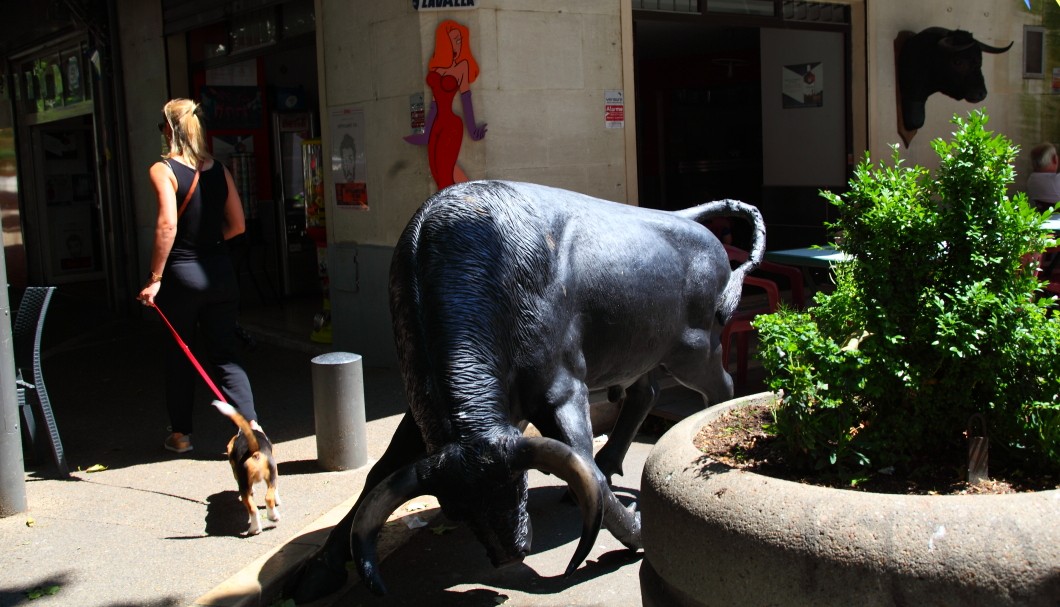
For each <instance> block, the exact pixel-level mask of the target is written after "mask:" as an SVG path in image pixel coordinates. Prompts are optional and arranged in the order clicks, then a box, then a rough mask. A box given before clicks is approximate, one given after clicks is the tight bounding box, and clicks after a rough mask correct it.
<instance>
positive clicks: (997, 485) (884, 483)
mask: <svg viewBox="0 0 1060 607" xmlns="http://www.w3.org/2000/svg"><path fill="white" fill-rule="evenodd" d="M772 422H773V415H772V413H770V410H769V406H768V405H764V404H763V405H754V406H748V407H739V408H736V409H733V410H731V411H729V412H727V413H725V414H724V415H722V416H721V417H719V418H718V419H716V420H715V421H714V422H712V423H711V424H708V425H705V426H703V428H702V429H700V431H699V433H698V434H697V435H696V437H695V440H694V443H695V446H696V448H698V449H699V450H700V451H702V452H703V453H704V454H706V455H707V456H708V457H710V458H711V459H714V460H717V461H719V462H721V463H724V464H726V465H729V466H732V467H733V468H740V469H745V470H749V471H752V472H755V473H757V474H762V475H765V476H771V477H774V478H780V479H785V480H791V481H796V482H801V483H807V484H812V485H820V486H824V487H835V488H843V489H851V490H856V491H871V492H875V493H897V494H907V495H935V494H938V495H956V494H992V493H1020V492H1025V491H1045V490H1049V489H1060V479H1057V478H1056V477H1052V476H1039V477H1036V478H1027V477H1024V476H1023V475H1021V474H1020V473H1019V472H1018V471H1007V470H994V469H993V468H991V469H990V470H989V472H990V476H991V478H990V479H989V480H986V481H983V482H980V483H976V484H969V483H968V482H966V481H964V480H963V479H962V478H961V473H960V470H958V469H955V467H954V465H953V462H930V461H923V462H917V463H916V465H914V466H910V470H911V471H910V472H909V473H906V474H902V473H899V472H896V471H887V472H889V473H884V472H874V473H871V474H867V475H864V476H857V477H851V476H849V475H846V476H844V475H838V474H835V473H834V472H833V473H815V472H807V471H804V470H797V469H794V468H793V467H791V466H790V465H789V464H788V463H787V462H786V461H785V460H784V450H783V446H782V445H781V442H780V439H778V438H777V437H776V436H773V435H771V434H769V433H768V432H766V431H765V430H764V429H763V428H764V427H766V426H767V425H768V424H771V423H772Z"/></svg>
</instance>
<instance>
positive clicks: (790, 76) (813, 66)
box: [780, 61, 824, 109]
mask: <svg viewBox="0 0 1060 607" xmlns="http://www.w3.org/2000/svg"><path fill="white" fill-rule="evenodd" d="M781 78H782V82H781V89H780V90H781V91H782V94H781V96H782V97H783V99H784V109H792V108H804V107H821V106H822V105H824V66H822V65H821V62H820V61H818V62H817V63H799V64H796V65H785V66H784V67H782V68H781Z"/></svg>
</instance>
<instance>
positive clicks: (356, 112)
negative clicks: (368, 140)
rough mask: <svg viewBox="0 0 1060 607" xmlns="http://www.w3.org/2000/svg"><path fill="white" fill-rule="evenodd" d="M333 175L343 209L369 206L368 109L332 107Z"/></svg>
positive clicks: (338, 203) (339, 203)
mask: <svg viewBox="0 0 1060 607" xmlns="http://www.w3.org/2000/svg"><path fill="white" fill-rule="evenodd" d="M329 122H330V124H331V175H332V177H333V178H334V180H335V205H336V206H337V207H338V208H340V209H359V210H363V211H367V210H368V188H367V186H366V183H365V178H366V175H365V173H366V170H365V161H364V149H365V141H364V110H361V109H358V108H355V107H353V106H345V107H333V108H331V120H330V121H329Z"/></svg>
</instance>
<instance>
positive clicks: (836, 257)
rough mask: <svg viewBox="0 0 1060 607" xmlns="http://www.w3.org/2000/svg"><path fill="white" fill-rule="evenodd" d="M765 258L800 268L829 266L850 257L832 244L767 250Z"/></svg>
mask: <svg viewBox="0 0 1060 607" xmlns="http://www.w3.org/2000/svg"><path fill="white" fill-rule="evenodd" d="M765 258H766V259H767V260H769V261H772V262H774V263H782V264H786V265H789V266H798V267H800V268H829V267H831V266H832V264H834V263H837V262H840V261H844V260H846V259H848V257H847V254H846V253H843V252H842V251H838V250H836V248H835V247H833V246H832V245H825V246H821V247H806V248H802V249H780V250H778V251H766V254H765Z"/></svg>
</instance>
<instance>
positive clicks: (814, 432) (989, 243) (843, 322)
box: [755, 111, 1060, 473]
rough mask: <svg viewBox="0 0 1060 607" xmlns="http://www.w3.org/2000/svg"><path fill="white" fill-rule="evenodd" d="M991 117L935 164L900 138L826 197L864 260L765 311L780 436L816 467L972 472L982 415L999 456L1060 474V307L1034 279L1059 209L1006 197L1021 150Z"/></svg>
mask: <svg viewBox="0 0 1060 607" xmlns="http://www.w3.org/2000/svg"><path fill="white" fill-rule="evenodd" d="M987 120H988V118H987V116H986V115H985V113H983V112H981V111H975V112H972V113H971V114H970V115H969V117H968V119H967V120H962V119H960V118H959V117H955V118H954V120H953V122H954V124H956V125H957V131H956V132H955V133H954V135H953V140H952V141H951V142H945V141H942V140H936V141H934V142H933V143H932V147H933V148H934V150H935V152H936V153H937V154H938V156H939V158H940V166H939V169H938V170H937V171H936V172H935V174H934V175H932V174H930V172H929V171H927V170H925V169H923V168H920V167H906V166H903V163H902V160H901V159H900V158H899V155H898V150H897V148H895V150H894V153H893V165H892V166H884V165H882V164H881V165H879V166H873V165H872V164H871V163H870V161H869V158H868V155H866V157H865V159H864V160H863V161H862V162H861V163H860V164H859V165H858V167H857V169H856V170H855V173H854V176H853V178H852V179H851V181H850V190H849V192H847V193H845V194H843V195H841V196H840V195H836V194H833V193H831V192H823V193H822V196H823V197H824V198H826V199H827V200H828V201H829V202H830V203H831V204H833V205H834V206H835V207H836V208H837V209H838V211H839V213H838V215H839V220H838V221H837V222H836V223H835V224H833V225H831V226H829V227H830V228H835V229H837V230H839V231H840V232H841V233H842V234H843V236H844V237H843V240H842V244H841V245H840V248H841V249H842V250H843V251H845V252H846V253H848V254H849V255H850V256H851V260H850V261H847V262H842V263H840V264H838V265H837V266H836V267H835V268H834V271H835V277H836V288H835V290H834V291H833V292H831V293H827V294H824V293H821V294H818V295H817V297H816V303H817V305H816V306H814V307H811V308H810V309H809V310H807V311H805V312H798V311H794V310H781V311H780V312H778V313H777V314H774V315H769V316H760V317H758V319H757V320H756V321H755V327H756V328H757V329H758V330H759V334H760V339H761V348H760V351H761V356H762V363H763V366H764V367H765V369H766V371H767V373H768V375H769V386H770V388H771V389H773V390H777V391H782V393H783V398H782V400H781V402H780V403H779V404H778V406H777V409H776V411H775V416H776V432H777V435H778V436H780V437H781V438H782V439H783V440H784V442H785V444H786V445H787V446H788V447H789V448H790V451H791V454H792V456H793V458H794V459H795V460H796V461H798V462H801V463H802V464H803V465H805V466H812V467H817V468H825V467H835V468H837V469H839V470H846V471H848V473H849V471H857V470H865V469H868V468H869V467H870V466H871V468H872V469H879V468H883V467H887V466H896V467H903V466H904V467H906V468H909V467H913V466H917V465H920V464H922V463H923V462H937V461H940V459H941V461H947V462H950V463H951V465H953V466H954V467H958V466H960V465H961V464H962V462H964V461H966V457H967V442H966V436H965V431H966V430H967V429H968V421H969V418H970V417H971V416H972V415H973V414H975V413H982V414H984V416H985V418H986V420H987V428H988V432H989V436H990V444H991V459H992V461H996V459H995V458H1007V460H1008V461H1009V462H1010V463H1014V464H1015V465H1016V466H1018V467H1020V468H1022V469H1024V470H1031V469H1034V468H1038V467H1041V468H1043V469H1048V470H1052V471H1056V470H1060V404H1058V400H1060V316H1058V315H1057V313H1056V311H1055V306H1054V302H1053V299H1052V298H1045V297H1042V293H1041V290H1040V289H1041V284H1040V280H1039V279H1038V278H1036V277H1035V275H1034V269H1035V266H1036V262H1035V261H1034V259H1036V257H1035V254H1040V253H1041V252H1042V251H1044V250H1045V248H1046V247H1047V246H1051V245H1052V244H1053V242H1052V240H1051V239H1050V237H1049V234H1048V233H1046V232H1044V231H1042V230H1041V224H1042V222H1043V221H1044V220H1045V219H1047V218H1048V214H1039V213H1037V212H1036V211H1035V210H1034V209H1033V208H1031V207H1030V206H1028V204H1027V202H1026V198H1025V196H1024V195H1023V194H1017V195H1016V196H1015V197H1014V198H1013V199H1010V198H1009V197H1008V196H1007V195H1006V187H1007V186H1008V185H1009V184H1010V183H1012V181H1013V179H1014V176H1015V172H1014V170H1013V168H1012V160H1013V159H1014V158H1015V155H1016V153H1017V150H1016V148H1015V147H1014V146H1012V145H1011V143H1010V142H1009V141H1008V140H1007V139H1005V138H1004V137H1003V136H1000V135H996V136H995V135H994V134H993V133H991V132H989V131H987V130H986V129H985V125H986V122H987Z"/></svg>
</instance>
